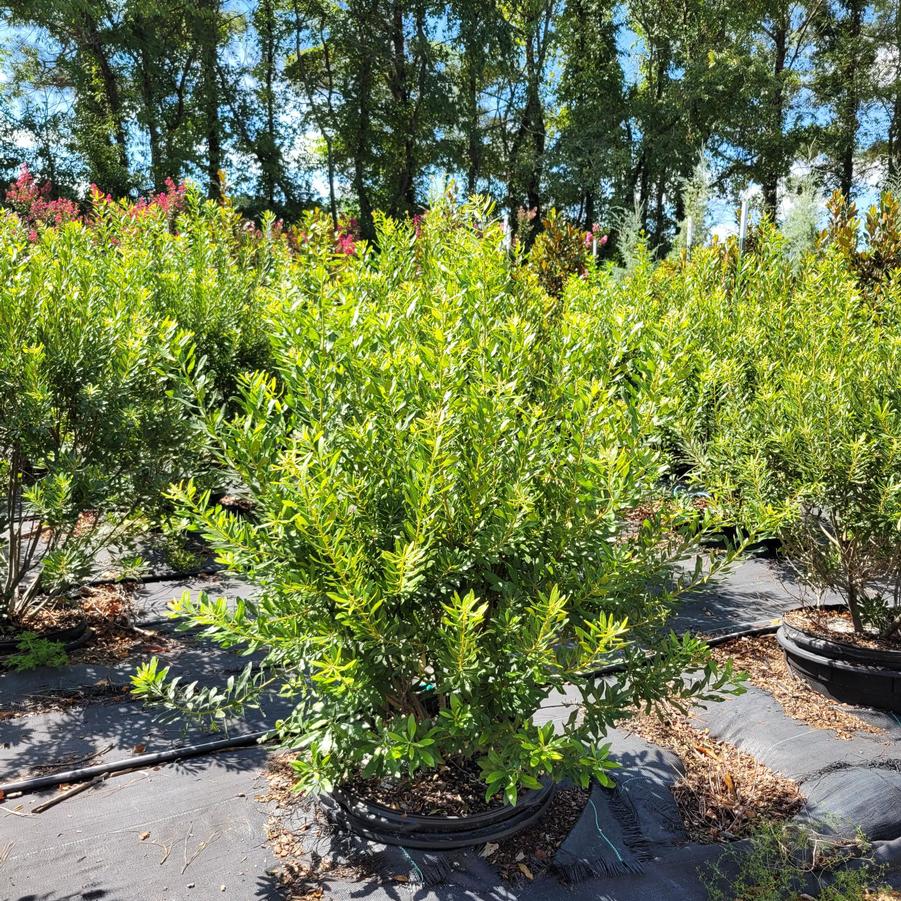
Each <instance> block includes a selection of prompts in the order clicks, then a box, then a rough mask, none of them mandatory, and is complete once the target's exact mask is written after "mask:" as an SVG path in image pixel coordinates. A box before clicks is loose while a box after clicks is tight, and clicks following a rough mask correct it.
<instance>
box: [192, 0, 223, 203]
mask: <svg viewBox="0 0 901 901" xmlns="http://www.w3.org/2000/svg"><path fill="white" fill-rule="evenodd" d="M196 15H197V20H196V21H197V43H198V44H199V47H200V83H201V87H200V89H201V94H202V96H201V106H202V109H203V118H204V130H205V133H206V134H205V137H206V148H207V158H206V174H207V195H208V196H209V197H210V198H211V199H212V200H220V199H221V198H222V182H221V180H220V175H219V173H220V171H221V170H222V133H221V124H220V120H219V79H218V74H217V62H218V52H219V0H196Z"/></svg>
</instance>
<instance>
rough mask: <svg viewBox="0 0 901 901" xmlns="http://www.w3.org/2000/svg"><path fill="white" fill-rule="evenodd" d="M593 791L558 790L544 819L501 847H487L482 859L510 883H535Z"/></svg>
mask: <svg viewBox="0 0 901 901" xmlns="http://www.w3.org/2000/svg"><path fill="white" fill-rule="evenodd" d="M590 794H591V792H590V790H588V789H583V788H579V787H578V786H569V787H563V788H558V789H557V791H556V792H555V793H554V797H553V799H552V800H551V803H550V804H549V805H548V808H547V810H546V811H545V812H544V815H543V816H542V817H541V819H540V820H539V821H538V822H537V823H535V824H534V825H533V826H530V827H529V828H528V829H525V830H524V831H522V832H519V833H517V834H516V835H511V836H510V837H509V838H506V839H504V840H503V841H502V842H500V843H498V844H493V843H489V844H487V845H485V848H484V850H483V851H482V856H483V857H485V858H487V859H488V860H489V861H490V862H491V864H492V866H493V867H494V868H495V869H496V870H497V871H498V872H499V873H500V875H501V877H502V878H503V879H504V880H506V881H507V882H521V881H523V880H526V879H527V880H532V879H534V878H535V877H536V876H537V875H538V874H539V873H541V872H543V871H544V870H546V869H547V868H548V867H549V866H550V865H551V863H552V861H553V859H554V855H555V854H556V853H557V849H558V848H559V847H560V845H562V844H563V842H564V841H565V840H566V837H567V836H568V835H569V833H570V832H572V830H573V828H574V827H575V825H576V823H577V822H578V819H579V817H580V816H581V815H582V811H583V810H584V809H585V805H586V804H587V803H588V796H589V795H590Z"/></svg>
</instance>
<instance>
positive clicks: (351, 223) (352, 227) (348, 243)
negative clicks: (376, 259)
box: [335, 216, 360, 256]
mask: <svg viewBox="0 0 901 901" xmlns="http://www.w3.org/2000/svg"><path fill="white" fill-rule="evenodd" d="M359 234H360V223H359V222H358V221H357V219H356V218H355V217H353V216H350V217H348V218H342V219H341V220H340V221H339V222H338V231H337V232H335V250H336V251H337V252H338V253H343V254H346V255H347V256H353V255H354V254H355V253H356V252H357V240H358V239H359Z"/></svg>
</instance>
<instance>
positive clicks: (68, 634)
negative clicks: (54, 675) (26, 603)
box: [0, 619, 91, 657]
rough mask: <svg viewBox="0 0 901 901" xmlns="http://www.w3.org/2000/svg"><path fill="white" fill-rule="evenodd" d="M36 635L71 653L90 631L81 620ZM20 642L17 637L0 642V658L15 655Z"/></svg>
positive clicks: (85, 622)
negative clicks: (60, 644) (61, 646)
mask: <svg viewBox="0 0 901 901" xmlns="http://www.w3.org/2000/svg"><path fill="white" fill-rule="evenodd" d="M22 631H23V632H29V631H34V630H30V629H23V630H22ZM36 634H37V636H38V637H39V638H43V639H45V640H46V641H59V642H61V643H62V644H64V645H65V646H66V650H67V651H72V650H75V649H76V648H79V647H81V646H82V645H83V644H85V643H86V642H87V641H88V639H89V638H90V637H91V630H90V629H89V628H88V621H87V620H86V619H83V620H81V622H78V623H76V624H75V625H74V626H69V627H67V628H65V629H48V630H47V631H46V632H37V633H36ZM20 640H21V639H20V638H18V637H13V638H6V639H3V640H0V657H6V656H8V655H9V654H15V653H16V652H17V651H18V650H19V641H20Z"/></svg>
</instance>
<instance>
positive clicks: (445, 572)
mask: <svg viewBox="0 0 901 901" xmlns="http://www.w3.org/2000/svg"><path fill="white" fill-rule="evenodd" d="M487 215H488V212H487V210H486V209H484V208H480V207H478V206H471V207H467V208H466V209H465V210H464V211H463V212H461V213H452V212H451V211H450V210H448V209H442V210H438V211H433V212H431V213H430V214H429V215H428V216H427V217H425V220H424V221H423V222H421V223H418V224H417V229H418V237H417V232H416V231H414V228H413V226H412V225H408V224H403V223H397V222H394V221H391V220H382V221H381V222H380V226H379V235H378V246H379V253H378V254H377V255H373V254H372V253H370V252H368V251H367V252H361V253H360V254H358V256H357V257H356V258H354V259H353V260H352V261H350V262H349V263H348V267H349V268H345V269H344V270H343V276H342V280H341V282H340V284H339V285H337V286H336V284H335V282H334V281H333V280H332V279H331V277H330V276H329V273H328V271H327V269H326V268H325V267H323V269H322V271H321V273H320V274H319V275H318V276H316V275H315V271H314V270H313V269H311V270H309V271H307V272H306V273H305V276H304V278H305V286H306V287H305V291H306V293H305V294H304V296H301V297H298V298H297V299H296V301H295V302H294V303H292V304H291V305H286V306H285V307H284V308H283V309H282V310H280V311H279V312H278V314H277V315H276V316H274V318H273V319H272V320H271V322H270V323H269V327H270V329H271V331H272V335H273V339H272V353H273V359H274V360H275V373H274V374H270V373H256V374H252V375H248V376H247V377H246V378H245V379H244V381H243V383H242V385H241V389H240V393H239V398H238V401H237V403H238V407H239V410H240V412H239V413H238V414H237V415H236V416H232V417H229V416H227V415H225V414H223V413H221V412H219V411H218V410H217V409H216V406H215V404H214V403H212V402H211V401H212V399H211V398H210V397H209V396H208V394H207V391H208V389H207V386H206V384H205V383H204V381H203V377H202V371H201V369H200V367H199V366H198V365H196V364H195V363H194V362H193V360H192V359H188V360H187V361H186V366H185V368H186V371H188V372H189V373H193V375H194V384H195V390H196V396H197V402H198V405H199V407H200V415H201V416H202V417H203V418H204V421H205V423H206V427H207V429H208V432H209V437H210V440H211V446H212V447H213V449H214V453H215V454H217V455H218V458H219V460H220V461H221V463H222V464H223V465H227V466H229V467H231V468H232V469H233V470H234V471H235V473H236V474H237V476H238V477H239V478H240V480H241V482H242V483H243V485H244V486H245V487H246V491H247V492H248V494H249V495H250V496H251V497H252V499H253V504H254V516H253V517H252V518H248V517H241V516H236V515H234V514H232V513H230V512H228V511H224V510H222V509H217V508H216V507H214V506H212V505H211V504H210V503H209V500H208V497H207V496H205V495H204V494H203V493H202V492H201V491H199V490H197V489H196V488H195V487H194V486H193V485H192V484H191V483H187V484H184V485H182V486H181V487H179V488H178V489H177V490H175V491H174V493H173V494H174V497H175V498H176V499H177V501H178V503H179V504H180V507H181V510H182V512H183V515H184V520H185V523H186V525H188V526H189V527H190V528H193V529H197V530H200V531H201V532H202V533H203V535H204V536H205V537H206V539H207V541H209V542H210V543H211V544H212V546H213V547H214V548H215V549H216V551H217V554H218V558H219V560H220V561H221V562H222V563H224V564H225V565H226V566H227V567H228V569H229V570H230V571H232V572H234V573H237V574H239V575H240V576H242V577H244V578H247V579H249V580H251V581H252V582H254V583H256V584H257V585H259V587H260V593H259V595H258V596H256V597H255V598H254V599H252V600H251V599H244V600H240V601H237V602H236V603H234V604H228V603H226V601H225V600H224V599H214V598H210V597H207V596H205V595H200V596H199V597H197V598H193V599H192V597H191V596H190V595H189V594H186V595H185V596H183V597H182V598H181V599H179V600H177V601H175V602H173V605H172V613H173V615H174V616H176V617H182V618H184V620H185V621H186V623H187V624H188V625H195V626H202V627H204V628H205V630H206V634H207V635H209V636H210V637H211V638H212V639H214V640H215V641H218V642H219V643H221V644H222V645H224V646H226V647H233V646H239V647H243V648H244V649H246V650H247V651H263V652H265V658H264V660H263V662H262V663H261V664H260V665H259V666H257V665H253V666H250V667H248V669H247V670H246V671H245V673H244V674H243V676H242V677H241V678H240V679H234V680H230V681H229V683H228V684H227V685H226V686H225V687H221V688H218V687H214V688H206V689H200V688H198V687H197V686H196V685H190V686H183V685H182V684H180V683H178V682H177V680H171V681H170V680H168V678H167V673H166V670H165V669H161V668H160V667H159V666H158V664H157V662H156V661H151V662H149V663H148V664H146V665H144V666H143V667H141V669H140V670H139V671H138V673H137V674H136V676H135V678H134V686H135V691H136V693H137V694H138V695H139V696H141V697H143V698H146V699H148V700H150V701H152V702H154V703H156V704H160V705H163V706H164V707H167V708H169V709H170V710H172V711H174V712H182V713H188V714H191V715H194V716H201V717H209V718H211V719H212V720H213V721H216V720H217V719H222V718H224V717H226V716H228V715H229V714H231V713H236V712H239V711H240V709H241V708H242V707H243V706H244V705H246V704H248V703H255V702H257V701H258V699H259V697H260V694H261V693H262V692H264V691H266V690H272V689H274V688H278V690H280V691H281V693H282V694H283V695H286V696H288V697H290V698H292V699H293V702H294V704H295V707H294V709H293V712H292V713H291V714H290V715H289V716H286V717H285V718H284V719H281V720H280V721H278V722H277V723H275V724H274V732H275V734H276V735H277V737H278V739H279V740H280V742H281V743H282V744H283V745H284V746H285V747H287V748H290V749H293V750H294V751H295V753H296V755H297V758H296V761H295V763H294V767H295V770H296V774H297V780H298V785H299V787H300V788H301V789H303V790H304V791H312V792H320V793H323V794H324V795H325V796H326V797H328V798H330V799H331V803H332V804H333V805H335V806H336V807H337V808H339V809H341V810H343V815H344V816H345V817H346V818H348V819H350V821H351V822H352V824H353V825H354V826H355V827H356V828H358V829H359V830H361V831H363V833H364V834H370V835H377V836H378V837H379V838H380V839H381V840H383V841H391V840H392V834H393V833H392V828H393V826H392V824H396V823H397V819H396V817H397V816H398V815H403V822H404V823H405V829H404V831H403V833H402V834H400V833H398V834H397V835H394V838H395V839H396V840H397V841H399V842H403V843H405V844H410V843H411V842H413V841H414V840H415V832H416V828H421V829H423V830H427V831H428V832H429V833H430V834H431V835H432V836H433V838H434V835H435V833H438V834H443V832H442V831H443V830H446V831H447V832H449V833H453V832H457V833H459V830H460V829H461V828H463V827H465V828H466V829H468V830H470V831H469V833H468V837H467V838H464V839H461V838H460V837H459V834H458V835H457V837H456V839H454V838H453V837H452V836H451V837H448V835H447V834H444V838H443V839H442V841H443V842H444V844H443V845H442V846H444V847H453V846H454V844H453V843H454V842H455V841H456V842H460V841H462V842H463V843H465V844H471V843H473V838H472V834H473V831H475V833H476V834H477V835H478V836H479V837H480V839H481V840H482V841H484V840H486V838H487V837H490V836H491V835H493V834H499V833H498V830H499V829H504V830H506V831H507V832H509V831H510V829H511V828H517V827H521V826H523V825H525V824H526V823H527V822H529V821H530V820H531V818H533V817H534V816H535V815H537V814H540V812H541V810H542V809H543V806H544V804H545V803H546V801H547V799H548V797H549V792H550V789H548V788H547V786H549V785H553V784H555V783H557V782H559V781H560V780H563V779H571V780H574V781H575V782H578V783H580V784H582V785H587V784H588V782H589V781H590V780H591V779H597V780H598V781H600V782H602V783H604V784H610V778H609V775H608V772H609V770H610V769H611V767H612V765H613V764H612V763H611V761H610V759H609V757H608V752H609V744H608V743H607V742H606V741H605V735H606V732H607V730H608V728H609V727H610V726H612V725H613V724H615V723H616V722H618V721H619V720H621V719H623V718H625V717H628V716H629V714H630V711H632V710H633V709H635V708H636V707H638V706H653V705H654V704H655V703H656V702H657V701H659V700H663V699H672V700H675V701H676V703H679V702H683V701H685V702H687V701H688V700H690V699H702V698H710V697H718V696H720V695H721V693H722V692H724V691H729V690H733V689H734V686H733V681H732V674H731V672H728V671H727V672H718V671H717V670H716V669H715V668H714V667H713V665H712V663H711V661H710V659H709V657H708V655H707V651H706V648H705V646H704V645H703V643H701V642H700V641H698V640H696V639H694V638H692V637H689V636H685V637H676V636H675V635H673V634H672V633H671V632H669V631H668V630H667V628H666V621H667V617H668V615H669V613H670V610H671V608H672V605H673V602H674V599H675V598H676V596H677V595H678V594H679V593H680V592H681V591H683V590H686V589H688V588H689V587H691V586H692V585H695V584H697V582H698V581H699V580H702V579H703V578H705V577H706V576H707V575H708V574H709V570H705V571H701V570H700V569H695V570H691V571H689V572H687V574H685V575H683V576H681V577H679V576H678V575H675V574H674V567H673V564H675V563H676V562H678V561H681V560H683V559H684V558H685V557H687V556H688V555H689V552H690V550H691V549H692V547H693V546H694V544H695V543H696V541H697V538H698V536H699V534H700V533H701V532H703V529H704V527H705V526H706V525H707V521H706V520H705V519H704V518H703V517H702V515H701V514H699V513H698V512H697V511H696V510H694V509H693V508H691V507H684V506H683V505H681V504H679V503H678V502H677V501H676V500H673V499H665V498H664V499H662V500H661V499H660V488H659V484H660V477H661V474H662V470H663V465H662V462H661V459H660V456H659V454H658V453H657V452H656V451H655V450H654V449H653V448H651V447H649V446H648V445H647V443H646V441H645V437H646V425H647V423H648V422H649V421H650V419H651V418H652V417H653V410H652V400H651V398H649V397H648V396H647V394H646V391H645V389H646V385H647V383H648V379H649V378H650V373H651V372H652V371H653V370H654V366H655V359H656V353H655V348H654V346H653V345H652V344H650V342H647V343H645V342H643V341H642V339H641V332H640V328H639V324H638V322H637V321H635V320H630V321H625V320H618V321H615V322H608V321H606V319H605V318H604V317H603V316H598V315H597V314H596V312H595V311H594V310H592V309H591V308H590V306H589V305H587V304H586V305H585V306H582V305H581V304H580V302H579V297H581V295H571V296H570V298H569V299H568V300H567V299H566V298H564V299H563V300H562V301H561V300H552V299H551V298H549V297H548V295H546V294H545V293H544V292H543V291H542V290H541V288H540V287H538V285H537V284H536V283H535V281H534V279H531V278H522V277H520V275H518V274H517V273H516V271H515V269H514V268H513V267H514V265H515V264H513V263H511V261H510V260H509V259H508V256H507V255H506V253H505V252H504V249H503V235H502V233H501V231H500V229H499V228H497V227H496V226H495V225H493V224H490V223H488V222H487V221H486V220H487ZM317 277H318V284H314V282H315V279H316V278H317ZM551 314H552V315H551ZM627 350H628V353H626V351H627ZM627 361H628V362H627ZM642 509H644V510H646V511H647V512H646V514H644V515H636V511H638V510H642ZM649 652H652V653H649ZM613 659H621V660H622V663H623V665H624V670H625V672H624V674H623V675H622V676H621V677H620V678H619V679H618V680H617V681H616V683H615V684H614V683H609V682H605V681H599V680H598V679H596V678H593V677H592V676H591V675H589V674H590V672H591V671H592V670H595V669H597V668H598V667H599V666H602V665H603V664H606V663H609V662H610V661H611V660H613ZM690 668H697V669H698V675H697V678H696V679H693V680H685V679H683V673H685V671H686V670H687V669H690ZM555 692H558V693H566V695H567V699H568V700H567V701H566V702H565V703H566V704H568V705H571V711H570V712H569V714H568V715H567V717H566V719H565V721H564V722H560V723H558V724H557V725H556V728H555V726H554V724H553V723H549V722H547V721H543V720H542V716H541V713H540V711H541V707H542V705H543V704H545V703H547V701H548V698H549V696H550V695H552V694H553V693H555ZM436 774H443V775H444V776H446V777H447V774H451V776H450V777H449V778H457V779H459V780H460V781H461V783H463V784H464V787H466V788H467V789H471V788H472V786H474V785H475V786H477V795H478V799H477V800H475V801H473V803H472V804H471V805H470V807H469V808H468V809H467V810H465V811H463V813H466V814H467V815H468V816H471V817H474V818H475V819H467V817H463V821H465V822H463V826H461V820H460V818H459V817H455V818H444V819H442V818H440V817H439V818H435V817H431V818H429V817H426V818H425V821H420V820H415V818H414V819H413V820H411V819H410V817H409V816H407V815H408V814H410V813H416V811H415V810H414V811H411V810H410V809H409V808H406V809H398V810H397V811H395V812H394V813H391V812H390V811H387V810H386V809H385V807H386V805H387V806H389V807H390V806H391V804H392V801H391V798H392V787H396V786H398V785H400V784H401V783H404V784H406V785H407V786H408V787H409V786H412V791H414V792H415V791H416V788H417V786H420V787H421V786H422V785H424V784H425V783H424V781H423V780H428V779H431V778H433V777H434V776H435V775H436ZM453 774H457V775H456V776H454V775H453ZM373 801H379V802H380V806H376V807H373V806H372V804H371V802H373ZM420 812H421V811H420ZM374 814H377V816H375V818H374ZM392 817H394V819H392ZM486 823H487V825H486ZM379 824H380V825H379ZM411 824H412V826H413V827H414V828H412V829H411Z"/></svg>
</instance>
